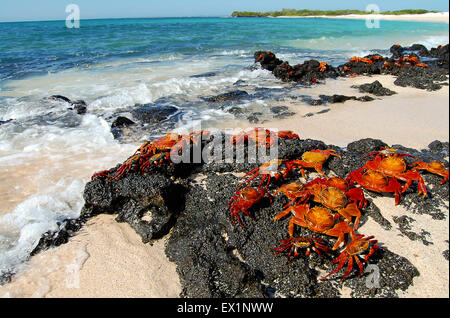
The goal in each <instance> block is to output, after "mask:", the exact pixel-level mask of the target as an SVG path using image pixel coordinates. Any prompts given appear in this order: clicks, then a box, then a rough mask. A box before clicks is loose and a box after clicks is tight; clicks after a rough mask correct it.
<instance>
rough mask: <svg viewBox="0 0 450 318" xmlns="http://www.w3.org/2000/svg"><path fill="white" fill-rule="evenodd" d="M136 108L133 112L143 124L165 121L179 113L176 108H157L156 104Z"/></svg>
mask: <svg viewBox="0 0 450 318" xmlns="http://www.w3.org/2000/svg"><path fill="white" fill-rule="evenodd" d="M135 107H136V108H135V109H134V110H133V111H132V114H133V116H134V117H135V118H136V119H137V120H139V121H141V122H142V123H147V124H154V123H159V122H161V121H164V120H166V119H168V118H169V117H170V116H172V115H174V114H175V113H176V112H177V111H178V108H177V107H174V106H157V105H154V104H145V105H140V104H138V105H136V106H135Z"/></svg>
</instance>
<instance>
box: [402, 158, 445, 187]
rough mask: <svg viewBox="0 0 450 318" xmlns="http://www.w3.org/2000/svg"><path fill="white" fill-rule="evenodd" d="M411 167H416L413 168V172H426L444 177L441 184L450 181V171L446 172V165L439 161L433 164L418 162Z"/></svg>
mask: <svg viewBox="0 0 450 318" xmlns="http://www.w3.org/2000/svg"><path fill="white" fill-rule="evenodd" d="M410 166H415V167H413V168H412V170H413V171H418V170H426V171H428V172H431V173H434V174H437V175H440V176H442V177H444V179H443V180H442V182H441V184H444V183H445V182H446V181H447V180H448V176H449V171H448V169H447V170H446V169H445V166H444V164H443V163H441V162H439V161H436V160H434V161H432V162H431V163H427V162H423V161H416V162H414V163H412V164H410Z"/></svg>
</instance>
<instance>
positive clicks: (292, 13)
mask: <svg viewBox="0 0 450 318" xmlns="http://www.w3.org/2000/svg"><path fill="white" fill-rule="evenodd" d="M438 12H440V11H429V10H422V9H406V10H396V11H383V12H379V13H376V12H374V11H372V12H368V11H362V10H306V9H303V10H296V9H283V10H281V11H268V12H253V11H234V12H233V13H232V14H231V16H233V17H282V16H287V17H308V16H341V15H350V14H358V15H367V14H383V15H404V14H424V13H438Z"/></svg>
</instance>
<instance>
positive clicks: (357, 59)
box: [348, 56, 373, 64]
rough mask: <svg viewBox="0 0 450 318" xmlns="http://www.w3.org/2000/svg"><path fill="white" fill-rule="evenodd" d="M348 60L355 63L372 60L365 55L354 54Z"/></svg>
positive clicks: (371, 62)
mask: <svg viewBox="0 0 450 318" xmlns="http://www.w3.org/2000/svg"><path fill="white" fill-rule="evenodd" d="M348 61H349V62H355V63H358V62H363V63H366V64H373V61H372V60H371V59H369V58H367V57H357V56H354V57H352V58H351V59H349V60H348Z"/></svg>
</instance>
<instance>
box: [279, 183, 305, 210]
mask: <svg viewBox="0 0 450 318" xmlns="http://www.w3.org/2000/svg"><path fill="white" fill-rule="evenodd" d="M280 192H281V193H283V194H284V195H285V196H286V197H287V198H288V199H290V200H291V201H290V202H289V203H288V204H286V206H285V208H286V207H287V206H289V205H291V204H292V203H294V202H295V201H296V200H297V198H299V197H303V196H304V195H305V192H304V186H303V184H302V183H301V182H300V181H294V182H291V183H288V184H283V185H282V186H281V187H279V188H278V189H277V190H275V192H274V193H273V196H276V195H278V193H280Z"/></svg>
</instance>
